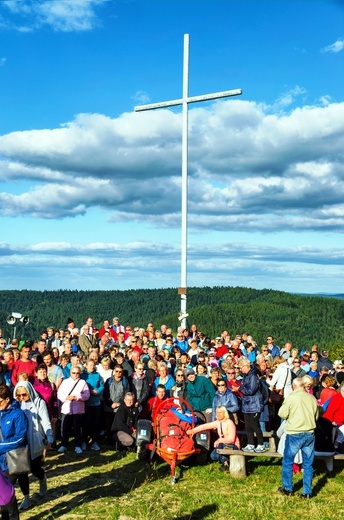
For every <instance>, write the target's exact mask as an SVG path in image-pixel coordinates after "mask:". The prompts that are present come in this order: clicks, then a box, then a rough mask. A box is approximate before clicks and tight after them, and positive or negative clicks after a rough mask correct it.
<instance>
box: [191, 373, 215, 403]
mask: <svg viewBox="0 0 344 520" xmlns="http://www.w3.org/2000/svg"><path fill="white" fill-rule="evenodd" d="M215 391H216V390H215V388H214V385H213V383H212V382H211V381H210V379H208V378H207V377H205V376H196V379H195V381H193V382H191V381H188V383H187V385H186V394H187V401H188V403H190V404H191V406H192V408H193V409H194V410H195V411H196V412H202V411H204V410H207V409H208V408H212V406H213V399H214V397H215Z"/></svg>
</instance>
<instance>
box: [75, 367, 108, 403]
mask: <svg viewBox="0 0 344 520" xmlns="http://www.w3.org/2000/svg"><path fill="white" fill-rule="evenodd" d="M80 379H83V380H84V381H86V383H87V386H88V388H89V389H90V393H91V395H90V398H89V399H88V400H87V401H86V402H85V405H86V406H99V405H100V403H101V401H100V397H101V395H102V393H103V390H104V381H103V378H102V376H101V375H100V374H99V372H92V373H90V372H81V375H80ZM92 390H96V391H97V392H98V395H95V394H92Z"/></svg>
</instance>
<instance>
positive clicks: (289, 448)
mask: <svg viewBox="0 0 344 520" xmlns="http://www.w3.org/2000/svg"><path fill="white" fill-rule="evenodd" d="M299 450H301V453H302V466H303V489H302V494H303V495H310V494H311V493H312V478H313V466H312V464H313V461H314V434H313V433H309V432H304V433H294V434H292V435H289V434H287V436H286V440H285V448H284V454H283V460H282V485H283V487H284V489H286V490H287V491H292V490H293V462H294V457H295V455H296V454H297V452H298V451H299Z"/></svg>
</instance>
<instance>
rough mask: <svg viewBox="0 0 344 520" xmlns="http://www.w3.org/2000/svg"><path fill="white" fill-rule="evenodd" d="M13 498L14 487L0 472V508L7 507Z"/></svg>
mask: <svg viewBox="0 0 344 520" xmlns="http://www.w3.org/2000/svg"><path fill="white" fill-rule="evenodd" d="M13 498H14V486H13V485H12V484H11V482H10V481H9V480H8V478H7V477H6V475H5V473H3V472H2V471H1V470H0V506H7V505H8V504H10V503H11V502H12V500H13Z"/></svg>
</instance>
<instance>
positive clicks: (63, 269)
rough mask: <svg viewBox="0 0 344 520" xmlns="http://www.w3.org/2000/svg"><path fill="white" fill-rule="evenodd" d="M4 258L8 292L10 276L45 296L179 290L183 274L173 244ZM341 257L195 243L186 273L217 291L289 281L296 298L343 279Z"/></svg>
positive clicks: (314, 250) (51, 245)
mask: <svg viewBox="0 0 344 520" xmlns="http://www.w3.org/2000/svg"><path fill="white" fill-rule="evenodd" d="M218 251H221V255H219V254H218ZM0 253H1V254H0V266H1V269H0V283H1V284H2V287H5V288H6V287H9V286H8V282H9V280H11V274H12V273H13V274H15V278H16V279H17V280H18V283H19V284H20V283H22V279H23V278H25V286H26V287H28V288H30V286H31V285H30V284H31V283H34V284H36V285H34V287H35V288H37V281H36V280H37V276H39V279H40V281H41V288H44V289H56V288H58V289H60V288H69V289H72V288H76V289H80V288H82V287H84V284H86V286H87V288H88V289H94V288H97V289H100V288H106V289H109V288H112V287H115V288H117V289H119V288H123V289H128V288H138V287H145V288H149V287H156V286H157V285H158V286H159V285H160V286H161V287H171V286H177V285H178V282H179V275H180V251H179V248H178V247H174V246H173V245H172V244H171V243H170V242H154V243H153V242H131V243H126V244H119V243H116V242H93V243H88V244H84V245H81V244H77V243H76V242H75V241H74V242H73V243H72V244H71V243H69V242H41V243H36V244H32V245H30V244H20V245H16V246H13V245H12V246H11V245H9V244H8V243H6V242H3V243H0ZM343 254H344V249H343V248H321V247H307V246H303V247H292V248H283V247H280V248H279V247H272V246H269V247H268V248H267V247H266V246H265V245H262V244H261V245H254V244H247V243H235V242H231V243H228V242H223V243H218V244H214V245H212V246H209V245H207V243H206V242H205V243H204V244H202V243H200V242H199V241H198V242H197V244H193V245H190V248H189V255H188V265H189V269H188V270H189V274H190V278H191V279H192V281H193V283H194V284H195V285H204V280H212V283H214V284H219V285H220V284H224V285H228V284H231V285H245V286H250V285H252V286H256V287H261V288H262V287H274V284H276V286H277V287H278V284H280V283H281V280H284V281H285V282H288V287H289V290H295V291H299V290H300V285H299V282H300V280H302V290H305V291H307V287H308V284H309V286H310V287H311V290H313V291H314V289H313V287H314V286H312V283H314V279H315V278H316V279H317V280H319V285H318V287H319V289H318V290H321V287H322V286H321V285H320V283H321V282H320V280H323V281H324V283H326V284H328V283H329V282H330V281H331V277H337V278H341V277H342V276H343V271H344V269H343V266H342V258H343ZM24 267H25V269H24ZM110 273H111V276H110ZM129 273H130V276H129V277H128V275H129ZM166 273H168V276H167V275H166ZM253 273H254V274H253ZM63 281H65V282H63ZM64 283H65V285H64ZM80 284H81V285H80ZM11 288H14V287H13V286H11ZM19 288H20V287H19ZM327 288H328V285H327Z"/></svg>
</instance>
